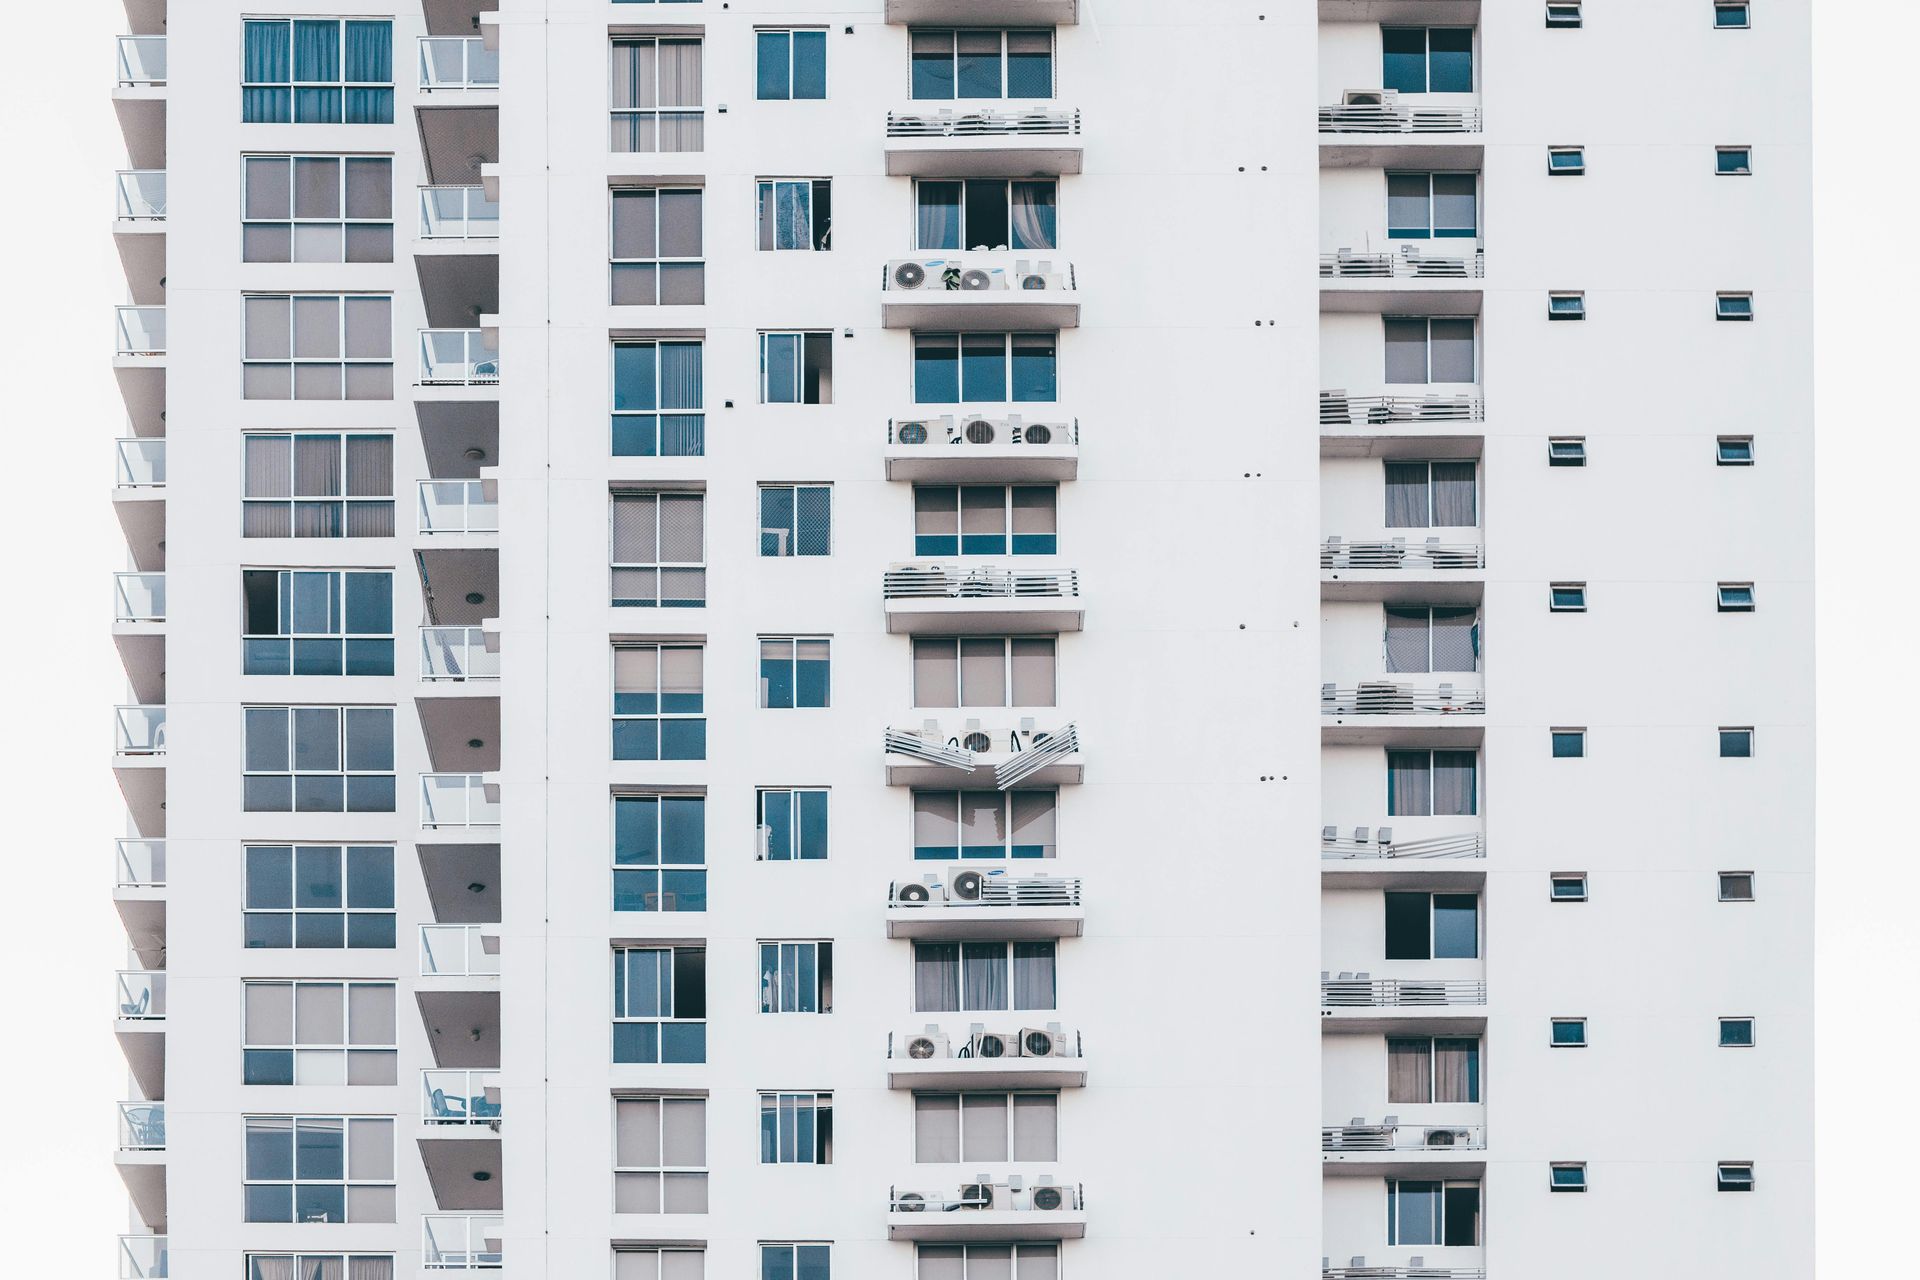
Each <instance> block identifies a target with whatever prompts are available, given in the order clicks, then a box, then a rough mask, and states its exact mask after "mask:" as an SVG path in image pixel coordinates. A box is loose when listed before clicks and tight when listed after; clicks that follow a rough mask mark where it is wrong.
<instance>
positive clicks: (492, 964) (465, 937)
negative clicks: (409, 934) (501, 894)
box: [420, 924, 500, 978]
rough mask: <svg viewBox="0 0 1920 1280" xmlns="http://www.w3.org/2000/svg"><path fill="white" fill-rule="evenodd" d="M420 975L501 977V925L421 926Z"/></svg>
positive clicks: (427, 976) (426, 976) (438, 976)
mask: <svg viewBox="0 0 1920 1280" xmlns="http://www.w3.org/2000/svg"><path fill="white" fill-rule="evenodd" d="M420 976H421V977H423V978H497V977H499V976H500V926H499V925H497V924H423V925H421V926H420Z"/></svg>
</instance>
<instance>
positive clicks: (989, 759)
mask: <svg viewBox="0 0 1920 1280" xmlns="http://www.w3.org/2000/svg"><path fill="white" fill-rule="evenodd" d="M1011 758H1012V757H1010V756H981V757H980V758H979V761H978V762H977V763H976V764H975V765H974V767H973V768H971V769H966V768H961V767H960V766H958V765H946V764H934V763H933V762H931V761H927V760H913V759H909V758H907V757H905V756H892V755H890V756H888V757H887V785H888V786H890V787H952V788H956V789H959V790H973V791H991V790H995V789H996V786H995V783H994V777H993V770H994V766H995V765H998V764H1003V763H1005V762H1006V761H1007V760H1009V759H1011ZM1085 780H1086V769H1085V768H1084V767H1083V766H1082V765H1081V764H1080V762H1079V761H1078V760H1066V761H1063V762H1061V763H1059V764H1050V765H1045V766H1043V767H1042V768H1040V769H1038V770H1036V771H1035V772H1033V773H1030V774H1028V775H1027V776H1026V777H1024V778H1022V779H1021V780H1020V783H1019V785H1018V786H1015V787H1011V788H1008V789H1009V790H1012V791H1032V790H1036V789H1040V788H1044V787H1077V786H1079V785H1080V784H1081V783H1082V782H1084V781H1085Z"/></svg>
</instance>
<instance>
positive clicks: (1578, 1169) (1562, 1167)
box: [1547, 1160, 1587, 1195]
mask: <svg viewBox="0 0 1920 1280" xmlns="http://www.w3.org/2000/svg"><path fill="white" fill-rule="evenodd" d="M1547 1170H1548V1172H1547V1190H1548V1191H1549V1192H1550V1193H1552V1194H1555V1195H1570V1194H1571V1195H1578V1194H1583V1193H1584V1192H1585V1191H1586V1189H1587V1162H1586V1161H1585V1160H1555V1161H1553V1162H1552V1163H1550V1164H1549V1165H1548V1166H1547ZM1563 1174H1565V1175H1568V1176H1565V1177H1563V1176H1562V1175H1563Z"/></svg>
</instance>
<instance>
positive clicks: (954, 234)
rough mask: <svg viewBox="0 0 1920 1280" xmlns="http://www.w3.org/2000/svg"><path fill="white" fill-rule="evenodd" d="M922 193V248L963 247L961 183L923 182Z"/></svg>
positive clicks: (920, 211)
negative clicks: (961, 244) (961, 238)
mask: <svg viewBox="0 0 1920 1280" xmlns="http://www.w3.org/2000/svg"><path fill="white" fill-rule="evenodd" d="M916 191H917V194H918V196H919V200H918V204H919V213H920V218H919V221H920V238H919V242H918V244H917V246H916V247H918V248H920V249H958V248H959V247H960V184H959V183H957V182H922V183H920V184H919V185H918V187H917V188H916Z"/></svg>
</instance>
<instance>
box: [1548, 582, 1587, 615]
mask: <svg viewBox="0 0 1920 1280" xmlns="http://www.w3.org/2000/svg"><path fill="white" fill-rule="evenodd" d="M1568 593H1571V594H1573V595H1574V596H1575V597H1576V599H1574V600H1571V601H1569V602H1567V603H1565V604H1562V603H1561V602H1560V600H1559V598H1558V597H1560V596H1561V595H1563V594H1568ZM1586 611H1587V584H1586V583H1584V582H1552V583H1548V584H1547V612H1549V613H1585V612H1586Z"/></svg>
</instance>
